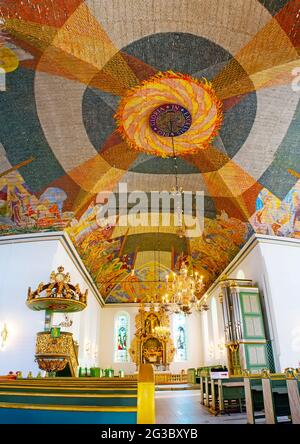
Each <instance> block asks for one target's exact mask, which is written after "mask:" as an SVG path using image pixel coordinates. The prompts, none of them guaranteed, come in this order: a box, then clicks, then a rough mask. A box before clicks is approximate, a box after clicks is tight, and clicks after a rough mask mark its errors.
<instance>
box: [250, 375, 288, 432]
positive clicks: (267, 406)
mask: <svg viewBox="0 0 300 444" xmlns="http://www.w3.org/2000/svg"><path fill="white" fill-rule="evenodd" d="M244 384H245V395H246V411H247V422H248V424H255V423H256V421H257V419H261V418H265V422H266V424H276V423H278V422H291V408H290V400H289V395H288V386H287V378H286V376H285V375H283V374H273V375H270V374H269V373H268V372H265V373H263V374H262V375H257V376H248V377H246V378H245V379H244ZM285 417H287V419H285ZM283 419H284V421H283Z"/></svg>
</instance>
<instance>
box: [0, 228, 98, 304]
mask: <svg viewBox="0 0 300 444" xmlns="http://www.w3.org/2000/svg"><path fill="white" fill-rule="evenodd" d="M43 241H57V242H59V243H60V244H61V245H62V246H63V248H64V250H65V252H66V253H67V255H68V256H69V258H70V259H71V261H72V263H73V264H74V266H75V268H76V269H77V270H78V271H79V273H80V274H81V276H82V278H83V280H84V281H85V282H86V284H87V285H88V287H89V289H90V291H91V292H92V293H93V295H94V296H95V298H96V300H97V301H98V302H99V304H100V305H101V307H103V306H104V300H103V298H102V296H101V294H100V292H99V290H98V288H97V287H96V285H95V283H94V281H93V279H92V277H91V275H90V274H89V272H88V270H87V269H86V267H85V265H84V263H83V261H82V259H81V258H80V256H79V254H78V253H77V250H76V248H75V247H74V244H73V242H72V241H71V239H70V237H69V236H68V234H67V233H65V232H64V231H49V232H45V233H29V234H14V235H10V236H0V247H1V245H7V244H19V243H27V242H43Z"/></svg>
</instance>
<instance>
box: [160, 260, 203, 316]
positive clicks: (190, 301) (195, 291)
mask: <svg viewBox="0 0 300 444" xmlns="http://www.w3.org/2000/svg"><path fill="white" fill-rule="evenodd" d="M166 287H167V293H166V294H165V295H164V296H163V297H162V305H164V306H166V307H167V309H169V310H170V309H171V310H172V311H173V312H174V313H180V312H182V313H184V314H191V313H192V311H193V310H196V311H202V310H203V309H206V304H205V301H204V303H203V302H201V301H200V300H199V299H198V295H200V292H201V290H202V289H203V287H204V282H203V276H199V273H198V272H197V271H194V270H189V268H188V267H187V265H186V264H185V263H183V264H182V265H181V267H180V270H179V272H178V273H175V272H174V271H173V272H172V273H170V274H169V275H167V276H166Z"/></svg>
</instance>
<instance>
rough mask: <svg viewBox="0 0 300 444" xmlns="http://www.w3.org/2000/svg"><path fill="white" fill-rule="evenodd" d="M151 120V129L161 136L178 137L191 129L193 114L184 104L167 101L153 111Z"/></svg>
mask: <svg viewBox="0 0 300 444" xmlns="http://www.w3.org/2000/svg"><path fill="white" fill-rule="evenodd" d="M149 122H150V126H151V129H152V130H153V131H154V132H155V133H157V134H158V135H159V136H163V137H177V136H180V135H181V134H183V133H185V132H186V131H187V130H188V129H189V127H190V126H191V123H192V116H191V114H190V112H189V111H188V110H187V109H186V108H184V107H183V106H181V105H177V104H176V103H167V104H165V105H161V106H159V107H158V108H156V109H155V110H154V111H153V113H151V115H150V119H149Z"/></svg>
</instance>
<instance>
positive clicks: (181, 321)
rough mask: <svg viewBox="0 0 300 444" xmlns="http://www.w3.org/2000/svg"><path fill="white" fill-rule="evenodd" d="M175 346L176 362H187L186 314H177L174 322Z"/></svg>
mask: <svg viewBox="0 0 300 444" xmlns="http://www.w3.org/2000/svg"><path fill="white" fill-rule="evenodd" d="M173 329H174V330H173V331H174V345H175V348H176V354H175V361H177V362H182V361H186V360H187V337H186V317H185V315H184V314H182V313H180V314H175V315H174V321H173Z"/></svg>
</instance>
